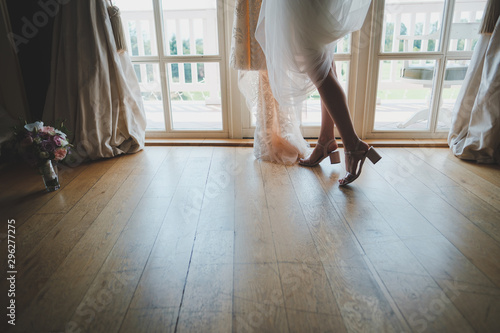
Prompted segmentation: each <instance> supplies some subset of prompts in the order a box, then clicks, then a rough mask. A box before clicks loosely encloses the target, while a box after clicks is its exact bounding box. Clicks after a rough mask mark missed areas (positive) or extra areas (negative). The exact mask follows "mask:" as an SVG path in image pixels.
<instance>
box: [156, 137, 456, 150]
mask: <svg viewBox="0 0 500 333" xmlns="http://www.w3.org/2000/svg"><path fill="white" fill-rule="evenodd" d="M365 141H366V142H367V143H368V144H370V145H372V146H374V147H399V148H401V147H409V148H411V147H429V148H448V143H447V142H446V140H445V139H428V140H425V139H406V140H403V139H386V140H381V139H376V140H375V139H374V140H365ZM307 142H309V144H310V145H311V147H314V146H315V145H316V140H307ZM338 143H339V146H340V147H342V141H340V140H339V141H338ZM146 146H195V147H253V139H156V138H150V139H146Z"/></svg>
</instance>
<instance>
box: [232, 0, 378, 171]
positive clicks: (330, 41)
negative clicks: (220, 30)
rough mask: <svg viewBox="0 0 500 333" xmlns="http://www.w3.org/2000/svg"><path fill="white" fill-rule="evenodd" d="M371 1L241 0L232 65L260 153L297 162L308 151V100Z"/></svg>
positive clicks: (265, 157)
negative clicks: (304, 122) (303, 124)
mask: <svg viewBox="0 0 500 333" xmlns="http://www.w3.org/2000/svg"><path fill="white" fill-rule="evenodd" d="M261 2H262V3H261ZM370 3H371V0H354V1H346V0H343V1H326V0H308V1H302V0H269V1H268V0H263V1H261V0H237V2H236V8H235V24H234V28H233V46H232V55H231V64H232V66H233V68H236V69H239V70H240V72H239V86H240V90H241V92H242V93H243V95H244V96H245V98H246V101H247V105H248V107H249V109H250V110H251V111H252V112H253V113H254V114H255V117H256V120H257V121H256V130H255V137H254V142H255V143H254V154H255V156H256V157H257V158H261V159H262V160H267V161H273V162H278V163H283V164H292V163H295V162H296V161H297V160H298V158H299V157H303V156H304V155H306V154H307V148H308V145H307V143H306V141H305V140H304V139H303V137H302V135H301V132H300V114H301V112H302V110H303V108H304V107H305V103H304V102H305V99H306V97H307V96H308V95H309V94H310V93H311V92H312V91H313V90H314V89H315V84H317V85H319V84H321V82H322V80H323V79H324V78H325V77H326V75H327V74H328V72H329V70H330V68H331V65H332V61H333V53H334V50H335V44H336V41H337V40H339V39H341V38H342V37H344V36H345V35H346V34H348V33H350V32H352V31H355V30H359V29H360V28H361V26H362V24H363V22H364V20H365V17H366V13H367V12H368V8H369V6H370ZM259 7H260V12H259V16H258V20H257V15H256V12H257V10H256V9H258V8H259ZM257 42H258V43H257ZM259 45H260V47H259ZM309 75H311V77H310V76H309Z"/></svg>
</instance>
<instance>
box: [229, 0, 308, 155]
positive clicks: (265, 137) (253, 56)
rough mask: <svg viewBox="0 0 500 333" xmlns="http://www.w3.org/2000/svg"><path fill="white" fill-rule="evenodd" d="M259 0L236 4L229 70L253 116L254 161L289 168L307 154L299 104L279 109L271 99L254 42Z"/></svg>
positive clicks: (260, 58)
mask: <svg viewBox="0 0 500 333" xmlns="http://www.w3.org/2000/svg"><path fill="white" fill-rule="evenodd" d="M261 3H262V0H237V1H236V7H235V16H234V27H233V40H232V41H233V43H232V52H231V66H232V67H233V68H235V69H238V70H239V88H240V90H241V92H242V93H243V95H244V96H245V99H246V102H247V106H248V108H249V109H250V111H251V112H252V113H253V114H254V115H255V118H256V128H255V135H254V154H255V157H256V158H259V159H262V160H264V161H271V162H276V163H281V164H293V163H295V162H297V160H298V159H299V157H303V156H304V154H306V153H307V148H308V145H307V142H306V141H305V140H304V139H303V137H302V134H301V132H300V112H301V107H302V106H301V104H299V105H295V106H292V107H281V106H280V105H279V104H278V102H277V101H276V100H275V98H274V97H273V94H272V91H271V86H270V84H269V77H268V73H267V70H266V62H265V56H264V54H263V52H262V49H261V48H260V45H259V44H258V42H257V41H256V39H255V30H256V27H257V22H258V18H259V12H260V7H261Z"/></svg>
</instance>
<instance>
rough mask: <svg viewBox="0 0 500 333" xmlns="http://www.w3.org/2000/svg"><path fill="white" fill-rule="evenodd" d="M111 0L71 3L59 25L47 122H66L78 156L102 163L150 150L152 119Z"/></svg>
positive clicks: (45, 115) (59, 18)
mask: <svg viewBox="0 0 500 333" xmlns="http://www.w3.org/2000/svg"><path fill="white" fill-rule="evenodd" d="M106 7H107V6H106V1H105V0H88V1H70V2H68V3H67V4H65V5H63V6H61V12H60V14H59V15H58V18H57V19H56V22H55V26H54V42H53V51H52V69H51V84H50V87H49V90H48V95H47V102H46V106H45V110H44V116H43V118H44V121H45V122H47V123H53V122H55V121H56V120H66V122H65V125H66V126H67V127H68V128H69V130H70V131H71V132H72V133H71V136H72V141H73V143H74V144H75V146H76V150H77V152H78V153H79V154H80V155H82V156H83V157H84V158H90V159H98V158H104V157H112V156H116V155H120V154H124V153H134V152H137V151H139V150H141V149H142V148H143V147H144V140H145V129H146V118H145V113H144V107H143V104H142V99H141V93H140V88H139V83H138V81H137V77H136V76H135V73H134V70H133V67H132V63H131V62H130V59H129V57H128V55H127V53H126V52H125V53H123V54H118V53H117V52H116V45H115V41H114V38H113V32H112V30H111V23H110V20H109V16H108V13H107V10H106Z"/></svg>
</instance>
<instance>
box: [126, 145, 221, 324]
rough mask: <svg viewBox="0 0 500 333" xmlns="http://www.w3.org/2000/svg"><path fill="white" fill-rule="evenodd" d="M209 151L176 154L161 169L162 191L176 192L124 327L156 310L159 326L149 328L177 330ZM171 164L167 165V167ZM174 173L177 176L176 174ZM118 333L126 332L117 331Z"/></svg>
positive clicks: (201, 150) (205, 178)
mask: <svg viewBox="0 0 500 333" xmlns="http://www.w3.org/2000/svg"><path fill="white" fill-rule="evenodd" d="M212 153H213V149H208V150H207V149H199V148H192V149H179V150H176V151H174V156H172V157H173V159H174V160H176V161H177V162H180V163H179V164H176V166H173V165H172V164H170V165H168V166H165V169H163V170H164V171H165V172H167V171H173V172H172V173H170V174H165V173H162V175H163V177H165V178H162V180H160V181H159V182H156V184H155V186H156V185H157V184H160V186H164V185H165V184H166V183H167V182H168V181H171V182H172V184H171V185H169V186H171V187H175V193H174V195H173V197H172V200H171V203H170V207H169V209H168V211H167V214H166V216H165V219H164V221H163V224H162V227H161V229H160V231H159V233H158V237H157V239H156V241H155V244H154V247H153V249H152V252H151V255H150V257H149V260H148V263H147V265H146V268H145V270H144V272H143V275H142V277H141V279H140V281H139V284H138V285H137V289H136V291H135V293H134V296H133V298H132V301H131V303H130V307H129V309H128V311H127V314H126V316H125V319H124V325H125V324H127V323H131V324H132V325H134V326H136V325H138V324H139V322H140V320H142V319H141V318H154V316H155V314H156V313H158V311H159V310H158V309H161V311H160V314H161V317H160V320H159V321H158V320H155V319H153V323H152V324H151V327H152V328H153V329H154V327H157V326H156V325H160V324H161V325H165V327H166V328H165V330H166V331H169V330H170V329H172V330H174V329H175V327H176V322H177V318H178V315H179V308H180V305H181V302H182V297H183V293H184V288H185V285H186V278H187V275H188V268H189V262H190V259H191V253H192V251H193V244H194V240H195V234H196V227H197V225H198V219H199V215H200V212H201V208H202V203H203V196H200V195H199V193H200V192H201V193H202V194H203V192H204V189H205V184H206V181H207V177H208V172H209V167H210V163H211V156H212ZM170 162H171V161H170ZM175 169H177V170H175ZM121 330H122V331H126V330H127V329H126V328H124V327H123V326H122V329H121Z"/></svg>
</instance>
